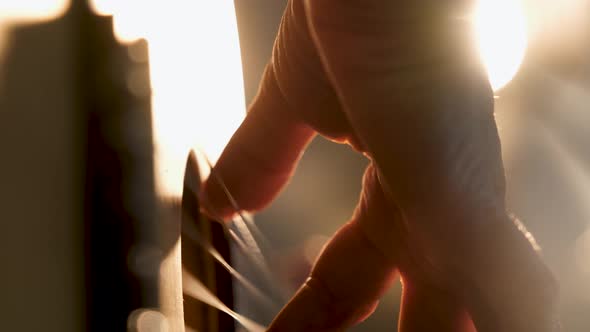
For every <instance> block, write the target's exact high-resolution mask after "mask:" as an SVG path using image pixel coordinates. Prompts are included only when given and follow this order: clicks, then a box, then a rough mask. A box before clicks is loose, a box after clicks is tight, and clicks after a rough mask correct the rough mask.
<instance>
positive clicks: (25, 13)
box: [0, 0, 68, 55]
mask: <svg viewBox="0 0 590 332" xmlns="http://www.w3.org/2000/svg"><path fill="white" fill-rule="evenodd" d="M67 4H68V1H66V0H28V1H27V0H20V1H18V0H0V53H1V52H2V49H3V48H4V46H5V44H6V29H8V28H9V27H10V25H11V24H16V23H32V22H37V21H45V20H49V19H51V18H54V17H57V16H59V15H60V14H61V13H63V12H64V11H65V9H66V7H67ZM0 55H1V54H0Z"/></svg>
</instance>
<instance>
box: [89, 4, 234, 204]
mask: <svg viewBox="0 0 590 332" xmlns="http://www.w3.org/2000/svg"><path fill="white" fill-rule="evenodd" d="M93 7H94V9H95V11H96V12H98V13H100V14H111V13H113V14H114V29H115V33H116V35H117V38H119V39H120V40H122V41H130V40H134V39H137V38H140V37H141V38H146V39H147V41H148V44H149V57H150V75H151V85H152V106H153V121H154V143H155V155H156V156H155V166H156V179H157V184H158V191H159V192H160V193H161V194H163V195H166V196H178V195H180V193H181V191H182V178H183V174H184V165H185V162H186V157H187V154H188V151H189V149H191V148H199V149H202V150H204V152H205V153H206V154H207V155H208V157H209V159H211V160H212V161H213V162H215V160H217V158H218V157H219V155H220V154H221V151H222V150H223V148H224V146H225V145H226V144H227V141H228V140H229V138H230V137H231V135H232V134H233V132H234V131H235V130H236V129H237V127H238V126H239V124H240V123H241V120H242V119H243V117H244V115H245V108H246V107H245V100H244V88H243V80H242V66H241V58H240V48H239V40H238V30H237V23H236V17H235V10H234V4H233V1H206V2H202V1H194V0H171V1H156V0H130V1H120V0H94V1H93Z"/></svg>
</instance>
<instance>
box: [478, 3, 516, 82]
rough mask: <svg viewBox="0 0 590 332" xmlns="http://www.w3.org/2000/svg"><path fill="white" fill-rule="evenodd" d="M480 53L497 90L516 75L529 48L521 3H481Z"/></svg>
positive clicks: (479, 25)
mask: <svg viewBox="0 0 590 332" xmlns="http://www.w3.org/2000/svg"><path fill="white" fill-rule="evenodd" d="M474 19H475V29H476V33H477V36H478V43H479V51H480V55H481V58H482V61H483V63H484V65H485V66H486V68H487V71H488V76H489V79H490V83H491V84H492V87H493V88H494V90H499V89H501V88H502V87H504V86H505V85H506V84H507V83H508V82H510V80H512V78H513V77H514V75H515V74H516V72H517V71H518V68H519V67H520V65H521V63H522V60H523V59H524V55H525V51H526V48H527V31H526V19H525V15H524V11H523V8H522V5H521V4H520V3H519V1H518V0H479V3H478V5H477V7H476V10H475V13H474Z"/></svg>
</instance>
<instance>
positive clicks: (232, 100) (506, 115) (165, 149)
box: [0, 0, 590, 332]
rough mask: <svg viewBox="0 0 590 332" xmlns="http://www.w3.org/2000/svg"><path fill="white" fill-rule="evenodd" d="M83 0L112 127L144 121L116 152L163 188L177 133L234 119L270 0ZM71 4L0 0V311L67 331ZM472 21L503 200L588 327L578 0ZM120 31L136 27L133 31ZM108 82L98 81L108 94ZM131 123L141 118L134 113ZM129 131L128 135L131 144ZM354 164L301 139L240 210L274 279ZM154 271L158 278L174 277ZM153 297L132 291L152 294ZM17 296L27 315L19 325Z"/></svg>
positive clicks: (584, 82)
mask: <svg viewBox="0 0 590 332" xmlns="http://www.w3.org/2000/svg"><path fill="white" fill-rule="evenodd" d="M79 2H82V1H79ZM72 3H77V1H73V2H72ZM90 4H91V9H92V11H93V12H95V13H97V14H98V15H101V16H102V17H107V16H108V15H111V14H114V15H115V17H114V21H113V22H111V21H110V20H108V21H105V23H104V26H105V28H104V29H105V31H106V30H108V28H107V26H108V27H111V26H112V30H113V31H112V32H111V33H112V34H114V38H115V40H116V41H117V42H118V43H121V44H123V45H127V46H126V47H125V48H124V49H121V50H119V51H117V52H115V53H116V54H117V55H116V56H113V57H112V59H119V60H112V61H111V60H109V61H110V62H109V61H107V62H104V61H103V62H100V61H98V60H96V61H98V62H96V63H100V64H101V66H102V67H100V70H99V71H98V72H100V73H106V74H105V76H108V77H109V82H116V84H115V83H113V84H112V86H116V87H117V89H119V88H120V89H121V90H122V91H123V90H124V91H125V92H124V95H125V96H127V97H125V98H130V99H132V100H133V102H132V103H128V104H125V105H123V106H121V105H119V104H117V105H119V106H117V107H119V108H121V109H129V108H133V109H142V110H144V111H145V113H141V114H144V115H145V114H148V116H147V117H146V116H143V117H139V118H138V117H133V118H129V117H125V118H124V119H119V120H117V121H120V123H121V126H122V128H124V129H126V130H124V131H123V132H125V131H129V128H135V129H134V130H132V132H134V133H137V132H140V133H144V131H146V132H145V133H144V134H145V135H147V136H145V137H148V141H149V142H148V143H149V144H147V145H146V146H145V147H142V148H141V149H142V150H141V151H143V152H142V153H143V154H140V155H141V156H143V157H141V156H140V157H137V158H135V159H133V160H134V162H135V163H136V164H133V163H132V165H139V164H137V163H139V161H141V160H144V159H145V158H148V157H149V158H148V159H149V160H150V161H149V162H147V163H143V164H142V165H149V167H148V166H146V167H140V168H137V169H135V168H133V167H139V166H133V167H131V168H129V169H131V170H135V171H136V172H140V173H141V174H143V177H139V178H137V179H135V180H134V181H135V182H133V181H131V183H132V185H130V186H131V187H133V188H136V189H135V190H138V191H141V192H144V193H146V192H147V193H150V194H151V195H153V197H155V198H158V199H159V200H160V201H173V200H175V199H178V197H179V195H180V192H181V190H182V176H183V172H184V161H185V158H186V154H187V152H188V149H190V148H192V147H196V148H199V149H201V150H203V151H205V152H206V153H207V154H208V155H209V156H210V157H211V158H212V160H215V159H216V158H217V156H218V155H219V154H220V152H221V150H222V148H223V146H224V144H225V142H227V140H228V138H229V137H230V136H231V134H232V132H233V131H234V130H235V128H237V126H238V125H239V123H240V121H241V119H242V118H243V116H244V114H245V108H246V105H247V104H248V102H249V101H251V100H252V98H253V97H254V95H255V94H256V91H257V88H258V83H259V80H260V77H261V74H262V71H263V69H264V66H265V65H266V63H267V61H268V59H269V57H270V54H271V48H272V44H273V41H274V37H275V35H276V32H277V28H278V25H279V23H280V19H281V15H282V12H283V10H284V7H285V5H286V1H284V0H281V1H277V0H273V1H271V0H258V1H247V0H235V1H233V3H232V2H231V1H207V2H203V1H198V0H174V1H165V2H164V1H156V0H150V1H145V0H144V1H139V0H130V1H116V0H102V1H101V0H96V1H91V2H90ZM75 7H76V6H72V5H71V4H69V3H68V2H67V1H65V0H31V1H24V0H19V1H10V0H0V151H1V152H2V156H3V157H2V163H1V164H2V165H1V166H0V187H1V189H0V221H2V223H3V229H5V230H4V231H2V232H0V233H1V234H0V243H1V245H2V256H0V257H1V258H2V262H5V267H3V268H2V274H3V276H2V278H0V289H2V292H3V294H7V295H6V296H4V298H3V299H2V300H0V317H2V318H3V320H4V318H5V317H6V319H7V320H6V321H7V323H6V324H7V326H8V327H10V328H9V330H14V331H17V330H23V331H33V330H38V329H39V326H44V330H46V331H54V330H55V331H76V330H80V329H79V327H80V326H84V325H85V324H87V323H84V321H85V320H90V319H92V318H91V317H89V316H88V315H87V313H86V314H85V312H84V309H82V308H81V307H82V305H81V304H83V303H85V301H86V299H85V297H87V296H88V295H84V294H86V292H87V289H86V288H87V287H88V280H86V281H84V280H85V279H84V273H85V272H84V271H85V270H84V268H81V267H83V266H85V265H84V264H86V260H87V256H85V255H84V254H83V252H84V250H81V249H80V248H84V243H82V242H83V240H82V239H88V230H87V229H86V228H85V227H84V225H81V224H80V223H79V220H80V219H81V218H83V216H84V213H85V212H84V209H83V208H82V207H83V206H87V205H85V203H84V197H85V196H84V195H88V194H87V193H86V194H84V190H83V189H81V187H80V186H79V184H80V183H83V182H84V180H83V178H84V176H85V175H84V174H85V173H84V171H81V169H88V168H87V163H92V160H93V159H88V158H85V157H84V156H83V155H85V153H86V152H85V151H87V146H86V145H84V146H80V144H82V143H80V142H81V141H80V140H79V139H80V137H85V138H84V139H83V140H82V141H84V140H86V139H87V138H86V136H84V135H82V134H81V131H83V130H84V128H87V127H86V125H84V126H80V125H79V123H80V119H79V118H78V117H77V115H76V114H77V113H76V112H75V110H77V109H80V107H81V108H84V107H83V106H84V105H86V106H87V105H89V104H88V103H89V101H88V100H90V104H92V103H91V101H92V99H85V100H86V101H85V102H86V104H84V105H82V106H80V105H81V104H80V99H81V98H80V97H79V95H80V94H79V93H77V92H76V91H78V92H80V91H89V90H92V88H93V87H94V86H93V85H91V84H90V85H88V87H86V88H85V89H82V90H80V82H83V81H86V79H84V80H80V75H81V74H80V72H82V74H84V71H80V70H79V68H86V67H87V66H86V67H84V66H80V64H77V65H74V64H76V63H77V60H76V59H77V58H79V57H81V55H80V53H76V52H79V48H78V46H79V45H81V44H84V39H83V38H82V37H84V35H83V34H82V32H81V31H83V30H84V29H81V28H79V27H80V21H78V20H77V19H76V17H77V16H75V15H71V13H72V11H73V10H75ZM473 20H474V23H475V28H476V29H477V32H478V36H479V43H480V49H481V54H482V60H483V61H484V63H485V64H486V66H487V68H488V72H489V75H490V80H491V82H492V84H493V86H494V88H495V93H496V96H497V97H496V114H497V119H498V123H499V128H500V135H501V138H502V143H503V154H504V160H505V164H506V172H507V177H508V190H509V201H508V202H509V205H510V208H511V210H512V211H514V213H515V214H516V215H517V216H518V217H519V218H520V219H521V220H522V221H523V222H524V224H525V225H526V226H527V227H528V229H529V230H530V231H531V232H532V233H533V234H534V235H535V237H536V239H537V242H538V243H539V245H540V246H541V248H542V249H543V255H544V256H545V258H546V260H547V262H548V264H549V265H550V266H551V267H552V269H553V270H554V272H555V274H556V276H557V278H558V280H559V282H560V285H561V292H562V294H561V314H562V318H563V325H564V330H565V331H574V332H578V331H579V332H583V331H589V330H590V317H589V316H588V315H587V312H590V150H589V149H588V148H587V144H586V142H587V141H588V140H589V139H590V1H588V0H562V1H559V2H556V1H551V0H522V1H512V0H496V1H492V0H480V5H479V7H478V10H477V12H476V13H475V14H474V16H473ZM138 38H145V39H146V40H147V42H148V43H147V46H146V45H145V43H143V42H141V40H139V39H138ZM138 40H139V42H138ZM23 45H29V46H26V47H25V46H23ZM30 45H34V47H33V46H30ZM76 50H77V51H76ZM94 50H95V51H96V49H94ZM87 56H88V55H87ZM90 58H92V57H91V56H90ZM109 59H111V58H109ZM120 59H125V60H124V61H123V60H120ZM147 63H149V70H148V68H146V67H145V66H146V65H147ZM76 68H78V69H76ZM113 68H117V71H115V69H113ZM92 77H95V76H92ZM86 78H88V77H87V76H86ZM96 79H97V80H99V79H104V77H103V76H100V75H98V76H96ZM96 86H99V85H96ZM101 91H102V90H101ZM109 91H111V90H105V91H102V92H101V93H103V96H104V95H107V96H112V93H113V92H112V91H111V92H109ZM113 91H119V90H116V89H115V90H113ZM109 105H112V104H108V103H107V105H106V106H105V107H106V108H109V107H110V106H109ZM138 105H139V106H138ZM142 121H143V122H142ZM140 122H141V123H143V127H138V128H136V127H134V124H137V123H140ZM84 123H87V122H84ZM100 128H102V127H100ZM146 128H147V129H146ZM107 129H108V128H107ZM101 130H106V129H104V128H102V129H101ZM109 130H110V129H109ZM142 135H143V134H142ZM140 136H141V135H140ZM100 137H103V136H100ZM104 137H112V136H110V135H108V134H105V135H104ZM141 137H143V136H141ZM127 140H130V142H135V141H134V138H133V137H131V138H129V137H127V136H125V137H118V140H117V142H120V141H124V142H127ZM150 140H151V141H150ZM84 142H85V141H84ZM117 142H115V143H117ZM84 144H85V143H84ZM130 144H131V146H133V147H134V150H137V145H136V143H130ZM109 146H110V145H109ZM113 146H119V144H118V143H117V144H113ZM115 150H116V149H115ZM117 151H118V150H117ZM142 158H144V159H142ZM89 160H90V161H89ZM122 164H124V165H127V166H125V167H130V166H129V163H128V162H127V163H125V162H124V163H122ZM366 164H367V161H366V160H365V159H364V158H363V157H362V156H359V155H357V154H355V153H354V152H353V151H352V150H351V149H350V148H348V147H346V146H342V145H336V144H333V143H330V142H328V141H326V140H324V139H321V138H317V139H316V140H315V141H314V142H313V143H312V144H311V146H310V148H309V149H308V151H307V152H306V153H305V155H304V156H303V159H302V161H301V164H300V166H299V168H298V171H297V173H296V174H295V176H294V178H293V179H292V181H291V183H290V185H289V186H288V187H287V188H286V190H285V191H284V192H283V193H282V194H281V195H280V197H279V198H278V199H277V201H276V202H274V203H273V204H272V206H270V207H269V208H268V209H266V210H265V211H262V212H260V213H258V214H257V216H256V221H257V224H258V225H259V227H260V228H261V231H262V232H263V233H264V234H265V235H266V236H267V237H268V239H269V241H270V244H271V248H272V250H271V251H269V252H267V253H266V254H267V256H268V259H269V261H270V265H271V267H272V268H273V272H274V275H275V277H276V278H277V279H278V280H280V282H281V284H282V285H283V286H284V293H285V295H289V294H290V293H292V292H293V291H294V290H295V289H296V288H297V286H298V285H299V284H300V283H301V282H302V281H303V280H304V279H305V277H306V274H307V272H308V269H309V267H310V265H311V264H312V262H313V260H314V259H315V257H316V255H317V253H318V252H319V250H320V249H321V247H322V245H323V244H324V243H325V242H326V241H327V240H328V239H329V237H330V236H331V235H332V234H333V233H334V232H335V231H336V230H337V229H338V228H339V227H340V226H341V225H342V224H343V223H344V222H345V221H346V220H348V218H349V217H350V215H351V213H352V210H353V208H354V206H355V204H356V201H357V199H358V195H359V192H360V181H361V176H362V173H363V171H364V167H365V166H366ZM126 169H127V168H126ZM138 169H140V170H141V171H138ZM136 172H133V173H129V174H136ZM142 172H143V173H142ZM146 172H147V173H146ZM125 174H126V173H125ZM152 174H153V177H152V176H151V175H152ZM122 179H123V180H125V179H126V177H122ZM142 179H143V180H145V181H142ZM123 182H125V181H123ZM136 182H139V183H141V184H137V183H136ZM125 188H127V187H125ZM252 190H255V188H253V189H252ZM117 192H118V191H117ZM146 195H147V194H146ZM122 196H124V197H129V196H128V195H127V196H126V195H123V194H122ZM148 196H149V195H148ZM133 197H135V196H133ZM138 197H139V198H137V199H138V201H137V202H135V201H132V202H131V203H129V202H127V203H126V204H127V205H125V206H126V207H128V206H129V204H130V205H131V206H134V205H133V204H134V203H133V202H135V204H139V207H137V206H136V207H135V210H134V211H136V213H137V214H138V215H145V214H146V213H147V214H149V213H150V212H149V211H151V210H150V209H145V208H144V205H146V204H154V205H155V204H156V203H155V201H151V200H150V198H146V197H145V195H144V196H142V195H140V196H138ZM149 197H151V196H149ZM150 202H151V203H150ZM86 204H87V203H86ZM131 210H133V208H132V209H131ZM137 211H141V212H137ZM146 211H148V212H146ZM86 213H87V212H86ZM151 213H152V214H157V213H158V212H156V211H152V212H151ZM160 215H161V214H158V216H160ZM137 218H138V219H142V218H143V219H142V220H144V219H145V220H150V221H149V223H148V224H149V225H150V227H152V228H153V229H157V227H156V226H154V224H156V223H157V221H156V220H155V219H154V218H153V217H149V216H147V217H137ZM139 238H141V239H143V240H142V241H145V243H148V244H149V243H151V242H153V241H156V240H154V235H153V234H151V235H150V234H147V235H145V234H144V235H143V237H139ZM174 240H176V238H175V237H172V240H169V241H168V242H167V243H166V244H165V245H161V246H159V247H158V250H156V251H154V250H152V249H153V248H152V247H149V246H148V247H149V248H152V249H150V250H151V251H150V250H147V251H145V250H142V251H141V252H142V253H145V252H148V253H149V255H147V256H146V255H143V254H142V255H140V256H139V258H137V257H135V256H133V255H130V256H126V258H125V259H124V262H123V264H127V265H129V264H130V263H129V262H136V261H141V262H143V261H146V260H147V261H150V259H155V260H156V261H158V264H161V265H162V266H164V267H166V269H168V270H173V269H174V266H175V265H174V264H176V263H175V262H177V260H178V259H179V258H178V256H177V255H178V252H177V250H178V248H177V244H175V242H174ZM158 241H159V240H158ZM499 245H501V244H499ZM125 248H127V247H125ZM134 248H135V247H134ZM142 248H143V247H142ZM127 249H129V248H127ZM127 249H126V250H127ZM85 250H88V249H85ZM134 252H135V251H134ZM175 255H176V256H175ZM129 257H131V258H129ZM153 257H156V258H153ZM169 257H173V259H170V258H169ZM174 257H176V258H174ZM108 263H109V260H106V261H105V262H104V264H106V265H104V266H106V267H108ZM235 264H236V265H241V264H243V263H240V262H239V261H238V262H235ZM131 265H132V266H135V265H133V264H131ZM114 270H116V269H114ZM114 270H113V271H114ZM244 270H245V272H246V273H248V271H247V270H248V269H247V268H244ZM86 273H88V272H87V271H86ZM142 273H143V274H142ZM150 273H156V274H157V273H158V272H154V271H152V272H149V271H148V272H147V273H146V272H145V271H143V272H141V273H139V275H143V276H144V277H142V278H140V279H141V280H143V281H142V283H143V284H145V283H146V282H147V284H148V286H146V287H148V289H150V287H157V286H155V285H154V284H150V283H149V282H150V281H149V280H152V279H153V276H152V277H150V275H151V274H150ZM135 274H138V273H135ZM135 274H134V275H135ZM161 274H162V272H160V279H161V280H166V278H172V279H174V278H175V277H174V276H175V275H174V274H172V275H169V276H168V277H163V276H162V275H161ZM105 275H108V273H105ZM146 275H147V277H145V276H146ZM150 278H151V279H150ZM145 280H148V281H145ZM135 282H137V281H135ZM152 282H156V283H158V282H159V284H160V288H161V291H167V292H170V293H174V292H178V289H172V288H173V287H169V288H166V287H168V286H162V281H153V280H152ZM149 285H151V286H149ZM140 292H141V291H140ZM146 292H147V293H150V292H149V291H145V292H143V294H145V293H146ZM152 293H153V292H152ZM156 293H157V292H156ZM150 294H151V293H150ZM236 294H237V297H238V299H237V305H236V307H237V308H236V309H237V311H239V312H241V313H244V314H245V315H246V316H250V317H252V318H255V319H257V320H259V321H260V322H261V323H268V321H269V320H270V319H271V318H272V316H273V315H274V313H275V312H271V311H262V310H259V309H258V308H256V307H253V306H249V305H248V303H249V300H248V298H247V297H246V296H245V295H244V294H243V293H241V292H240V291H236ZM399 296H400V287H399V284H397V285H396V286H395V287H393V288H392V289H391V290H390V291H389V293H388V294H387V296H386V297H385V298H384V299H383V301H382V302H381V304H380V306H379V308H378V309H377V311H376V312H375V314H373V316H371V317H370V318H369V319H368V320H367V321H365V322H364V323H362V324H360V325H359V326H357V327H355V328H353V329H352V331H388V330H392V329H393V326H395V325H396V322H397V312H398V309H399ZM157 297H158V296H157V294H156V295H154V298H153V299H151V298H149V296H148V298H147V299H146V298H145V296H144V298H142V299H141V301H140V300H137V301H139V302H141V303H142V305H147V306H150V307H153V306H156V304H154V303H157V302H158V301H157V300H156V298H157ZM164 297H165V296H164ZM159 301H160V302H161V301H162V295H160V300H159ZM139 302H138V303H139ZM146 303H147V304H146ZM150 303H152V304H150ZM135 304H137V303H135V302H133V301H131V302H130V304H129V306H130V307H133V306H134V305H135ZM137 305H139V304H137ZM30 312H35V313H39V317H42V318H43V319H38V320H37V321H35V320H31V321H27V322H24V323H23V317H25V314H27V313H30ZM73 317H76V318H75V319H74V318H73ZM154 317H155V318H154ZM158 317H159V316H157V315H156V316H154V315H152V316H150V319H155V320H156V321H157V320H158V319H159V318H158ZM8 318H11V320H8ZM99 318H100V317H99ZM94 319H97V318H94ZM11 322H13V325H11ZM19 322H20V323H19ZM17 326H21V327H22V329H19V328H16V327H17ZM27 326H28V328H27ZM86 326H87V325H86ZM158 326H159V325H158ZM96 330H100V329H96ZM137 330H139V328H138V329H137ZM171 330H174V329H173V328H172V329H171Z"/></svg>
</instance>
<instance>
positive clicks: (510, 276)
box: [306, 0, 557, 332]
mask: <svg viewBox="0 0 590 332" xmlns="http://www.w3.org/2000/svg"><path fill="white" fill-rule="evenodd" d="M414 3H415V2H407V1H388V0H369V1H360V0H352V1H336V0H325V1H307V2H306V4H307V7H306V9H307V12H308V15H309V22H310V27H311V32H312V36H313V40H314V42H315V44H316V47H317V48H318V50H319V52H320V54H321V59H322V63H323V65H324V67H325V69H326V71H327V72H328V73H329V78H330V79H331V82H332V84H333V86H334V87H335V90H336V91H337V94H338V96H339V97H340V100H341V101H342V105H343V108H344V111H345V112H346V115H347V116H348V118H349V120H350V123H351V124H353V130H354V131H355V132H356V134H357V136H358V137H359V138H360V140H361V141H362V144H363V145H364V146H365V147H366V148H367V150H368V153H369V154H370V155H371V157H372V158H373V160H374V161H375V163H376V165H377V167H378V169H379V172H380V173H379V174H380V176H381V177H382V179H381V180H382V181H381V183H382V185H383V187H384V190H386V192H387V195H388V196H389V197H391V198H392V200H393V201H395V202H396V203H397V204H399V206H400V207H401V208H402V210H401V212H402V213H403V216H404V219H405V220H407V222H406V223H405V226H406V230H407V232H408V237H409V238H411V240H412V244H413V245H414V246H415V247H417V248H420V249H421V250H422V251H423V253H422V254H423V259H421V260H420V264H421V265H422V266H421V269H422V270H424V271H428V273H429V274H430V275H431V276H434V277H435V278H438V279H444V280H445V282H448V283H449V284H452V285H453V288H452V290H453V292H457V293H458V294H460V296H461V297H462V300H463V302H464V303H465V305H466V306H467V307H468V309H469V310H470V313H471V316H472V318H473V320H474V322H475V325H476V326H477V328H478V331H480V332H483V331H531V330H535V331H551V330H553V329H554V328H555V327H554V326H555V323H554V319H555V302H556V292H557V291H556V283H555V281H554V279H553V277H552V274H551V272H550V271H549V270H548V268H547V267H546V266H545V265H544V263H543V262H542V260H541V258H540V257H539V255H538V253H537V252H536V251H535V250H534V248H533V246H531V243H529V241H528V239H527V237H530V235H527V236H525V235H526V233H524V234H523V232H521V231H520V230H518V229H517V227H515V226H514V224H513V223H512V221H511V220H510V219H509V218H508V217H507V216H506V214H505V212H504V209H505V207H504V199H505V197H504V196H505V191H504V190H505V189H504V173H503V168H502V160H501V151H500V141H499V138H498V133H497V128H496V125H495V121H494V116H493V98H492V96H493V95H492V91H491V89H490V87H489V82H488V81H487V79H486V77H485V75H484V72H483V69H482V66H481V64H480V62H479V60H478V58H477V56H476V52H475V48H474V47H473V45H472V42H471V41H470V38H469V35H468V31H469V28H468V26H467V25H466V24H465V23H464V22H462V21H460V20H455V19H451V18H450V17H449V16H448V15H447V14H448V12H447V11H441V12H439V13H437V12H436V11H434V12H430V13H428V14H425V15H422V14H420V13H419V12H414V11H412V10H411V9H412V8H414V7H416V8H420V7H421V6H413V5H410V4H414ZM420 3H422V2H420ZM424 3H445V4H446V3H448V4H451V3H455V2H454V1H444V2H442V1H439V2H437V1H426V2H424ZM410 7H411V8H410ZM408 13H411V14H412V15H414V16H412V15H410V14H408ZM441 13H442V14H441ZM406 14H407V15H408V16H404V15H406ZM343 49H345V50H347V51H348V52H347V55H346V57H344V56H342V52H341V50H343ZM531 324H534V326H531Z"/></svg>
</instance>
